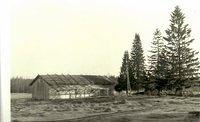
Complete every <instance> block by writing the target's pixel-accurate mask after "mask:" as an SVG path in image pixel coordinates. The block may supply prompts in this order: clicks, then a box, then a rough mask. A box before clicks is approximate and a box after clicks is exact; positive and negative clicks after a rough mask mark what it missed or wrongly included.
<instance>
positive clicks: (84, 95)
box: [83, 89, 85, 98]
mask: <svg viewBox="0 0 200 122" xmlns="http://www.w3.org/2000/svg"><path fill="white" fill-rule="evenodd" d="M83 97H84V98H85V89H84V91H83Z"/></svg>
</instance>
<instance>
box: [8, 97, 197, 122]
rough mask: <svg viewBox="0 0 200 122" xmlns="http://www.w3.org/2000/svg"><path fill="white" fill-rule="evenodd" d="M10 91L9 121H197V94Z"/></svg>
mask: <svg viewBox="0 0 200 122" xmlns="http://www.w3.org/2000/svg"><path fill="white" fill-rule="evenodd" d="M16 96H17V94H14V95H12V98H13V99H11V116H12V117H11V118H12V121H55V122H58V121H63V122H64V121H66V122H102V121H104V122H157V121H166V122H169V121H173V122H174V121H177V122H182V121H185V122H186V121H188V122H189V121H190V122H200V118H199V115H198V116H197V115H194V114H188V112H192V111H200V97H176V96H165V97H157V96H145V95H137V96H131V97H129V98H125V97H122V96H121V97H111V98H98V99H82V100H50V101H33V100H31V99H30V95H25V96H29V97H28V98H25V97H22V96H23V95H20V94H19V96H20V97H19V98H18V97H16Z"/></svg>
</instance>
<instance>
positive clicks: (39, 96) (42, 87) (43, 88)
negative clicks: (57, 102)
mask: <svg viewBox="0 0 200 122" xmlns="http://www.w3.org/2000/svg"><path fill="white" fill-rule="evenodd" d="M32 99H35V100H48V99H49V86H48V85H47V84H46V83H45V82H44V81H43V80H42V79H40V78H38V79H37V80H36V81H35V83H34V84H33V85H32Z"/></svg>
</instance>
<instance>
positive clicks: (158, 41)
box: [148, 29, 164, 77]
mask: <svg viewBox="0 0 200 122" xmlns="http://www.w3.org/2000/svg"><path fill="white" fill-rule="evenodd" d="M163 47H164V43H163V37H162V35H161V32H160V30H159V29H156V31H155V32H154V34H153V41H152V46H151V50H150V51H149V52H150V53H151V55H150V56H149V57H148V60H149V64H150V65H149V71H150V73H151V75H153V76H155V77H161V76H160V71H159V70H162V69H161V67H160V65H161V64H160V63H159V62H160V60H161V59H160V58H161V54H162V53H163V49H164V48H163Z"/></svg>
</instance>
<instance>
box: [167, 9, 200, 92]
mask: <svg viewBox="0 0 200 122" xmlns="http://www.w3.org/2000/svg"><path fill="white" fill-rule="evenodd" d="M170 22H171V24H170V26H169V28H168V29H167V30H166V31H165V32H166V37H164V39H165V41H166V42H167V45H166V52H167V57H168V64H169V68H170V76H171V78H170V79H173V80H171V81H170V84H171V86H172V87H173V89H176V91H177V90H182V88H183V87H184V86H185V85H186V84H188V83H189V81H192V80H194V78H197V77H198V70H199V68H200V67H199V61H198V58H197V57H195V56H196V55H197V54H198V52H196V51H194V50H193V49H192V48H191V47H190V44H191V43H192V42H193V41H194V39H191V29H190V28H189V27H188V24H185V15H184V14H183V13H182V11H181V9H180V8H179V7H178V6H176V7H175V10H174V11H173V12H172V13H171V19H170Z"/></svg>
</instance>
